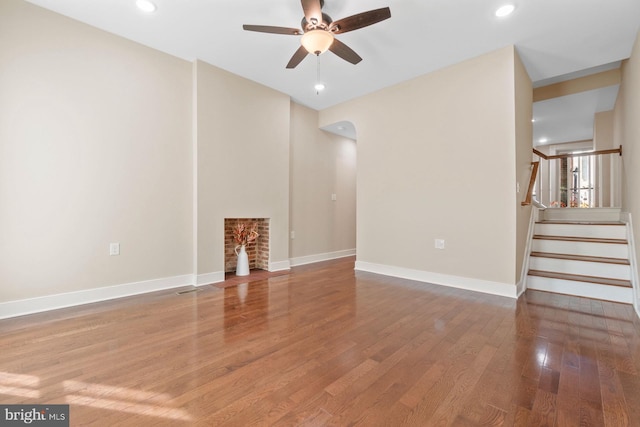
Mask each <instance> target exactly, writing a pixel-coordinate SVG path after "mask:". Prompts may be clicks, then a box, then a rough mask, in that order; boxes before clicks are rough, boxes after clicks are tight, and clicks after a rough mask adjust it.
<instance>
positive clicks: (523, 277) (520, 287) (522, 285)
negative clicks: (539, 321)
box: [516, 206, 540, 298]
mask: <svg viewBox="0 0 640 427" xmlns="http://www.w3.org/2000/svg"><path fill="white" fill-rule="evenodd" d="M539 216H540V209H538V208H537V207H535V206H534V207H532V208H531V215H529V231H528V232H527V246H526V247H525V250H524V259H523V260H522V270H521V271H520V281H519V282H518V284H517V286H516V293H517V298H520V296H521V295H522V294H524V293H525V292H526V290H527V275H528V274H529V260H530V259H531V242H532V241H533V233H534V230H535V226H536V221H538V218H539Z"/></svg>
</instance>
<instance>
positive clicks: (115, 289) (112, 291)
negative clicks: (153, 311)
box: [0, 274, 193, 319]
mask: <svg viewBox="0 0 640 427" xmlns="http://www.w3.org/2000/svg"><path fill="white" fill-rule="evenodd" d="M192 283H193V275H192V274H185V275H182V276H173V277H164V278H162V279H153V280H145V281H141V282H132V283H125V284H123V285H115V286H106V287H103V288H94V289H87V290H82V291H75V292H66V293H63V294H56V295H47V296H42V297H36V298H29V299H23V300H17V301H8V302H3V303H0V319H8V318H10V317H17V316H24V315H27V314H33V313H40V312H43V311H49V310H56V309H59V308H66V307H73V306H76V305H82V304H89V303H93V302H100V301H107V300H110V299H115V298H122V297H128V296H131V295H138V294H144V293H147V292H155V291H161V290H164V289H171V288H179V287H181V286H189V285H191V284H192Z"/></svg>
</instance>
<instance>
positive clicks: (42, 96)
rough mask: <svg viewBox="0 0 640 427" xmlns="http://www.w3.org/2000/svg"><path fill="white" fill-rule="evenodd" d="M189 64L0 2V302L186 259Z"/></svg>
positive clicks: (185, 269)
mask: <svg viewBox="0 0 640 427" xmlns="http://www.w3.org/2000/svg"><path fill="white" fill-rule="evenodd" d="M190 67H191V66H190V64H189V63H188V62H185V61H182V60H180V59H177V58H174V57H171V56H169V55H166V54H162V53H159V52H157V51H154V50H151V49H148V48H146V47H142V46H140V45H138V44H136V43H133V42H130V41H127V40H124V39H122V38H119V37H116V36H113V35H111V34H109V33H106V32H103V31H100V30H97V29H94V28H92V27H89V26H87V25H84V24H80V23H78V22H76V21H73V20H70V19H67V18H65V17H62V16H60V15H57V14H54V13H51V12H48V11H45V10H44V9H41V8H38V7H36V6H33V5H31V4H29V3H26V2H23V1H19V0H2V1H1V2H0V236H1V237H0V302H6V301H11V300H18V299H25V298H31V297H35V296H42V295H51V294H58V293H64V292H71V291H79V290H86V289H91V288H96V287H102V286H109V285H115V284H122V283H129V282H134V281H142V280H147V279H156V278H164V277H170V276H176V275H183V274H188V273H190V272H191V269H192V266H191V258H192V232H191V230H192V208H191V206H192V204H191V199H192V185H191V176H192V166H191V145H190V144H191V82H192V81H191V68H190ZM110 242H119V243H120V244H121V255H120V256H109V243H110Z"/></svg>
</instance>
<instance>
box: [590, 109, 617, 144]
mask: <svg viewBox="0 0 640 427" xmlns="http://www.w3.org/2000/svg"><path fill="white" fill-rule="evenodd" d="M593 146H594V150H607V149H609V148H613V111H603V112H601V113H596V115H595V116H594V119H593Z"/></svg>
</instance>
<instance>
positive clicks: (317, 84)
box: [316, 55, 322, 95]
mask: <svg viewBox="0 0 640 427" xmlns="http://www.w3.org/2000/svg"><path fill="white" fill-rule="evenodd" d="M316 61H317V62H316V95H320V85H321V84H322V83H320V55H316Z"/></svg>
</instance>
